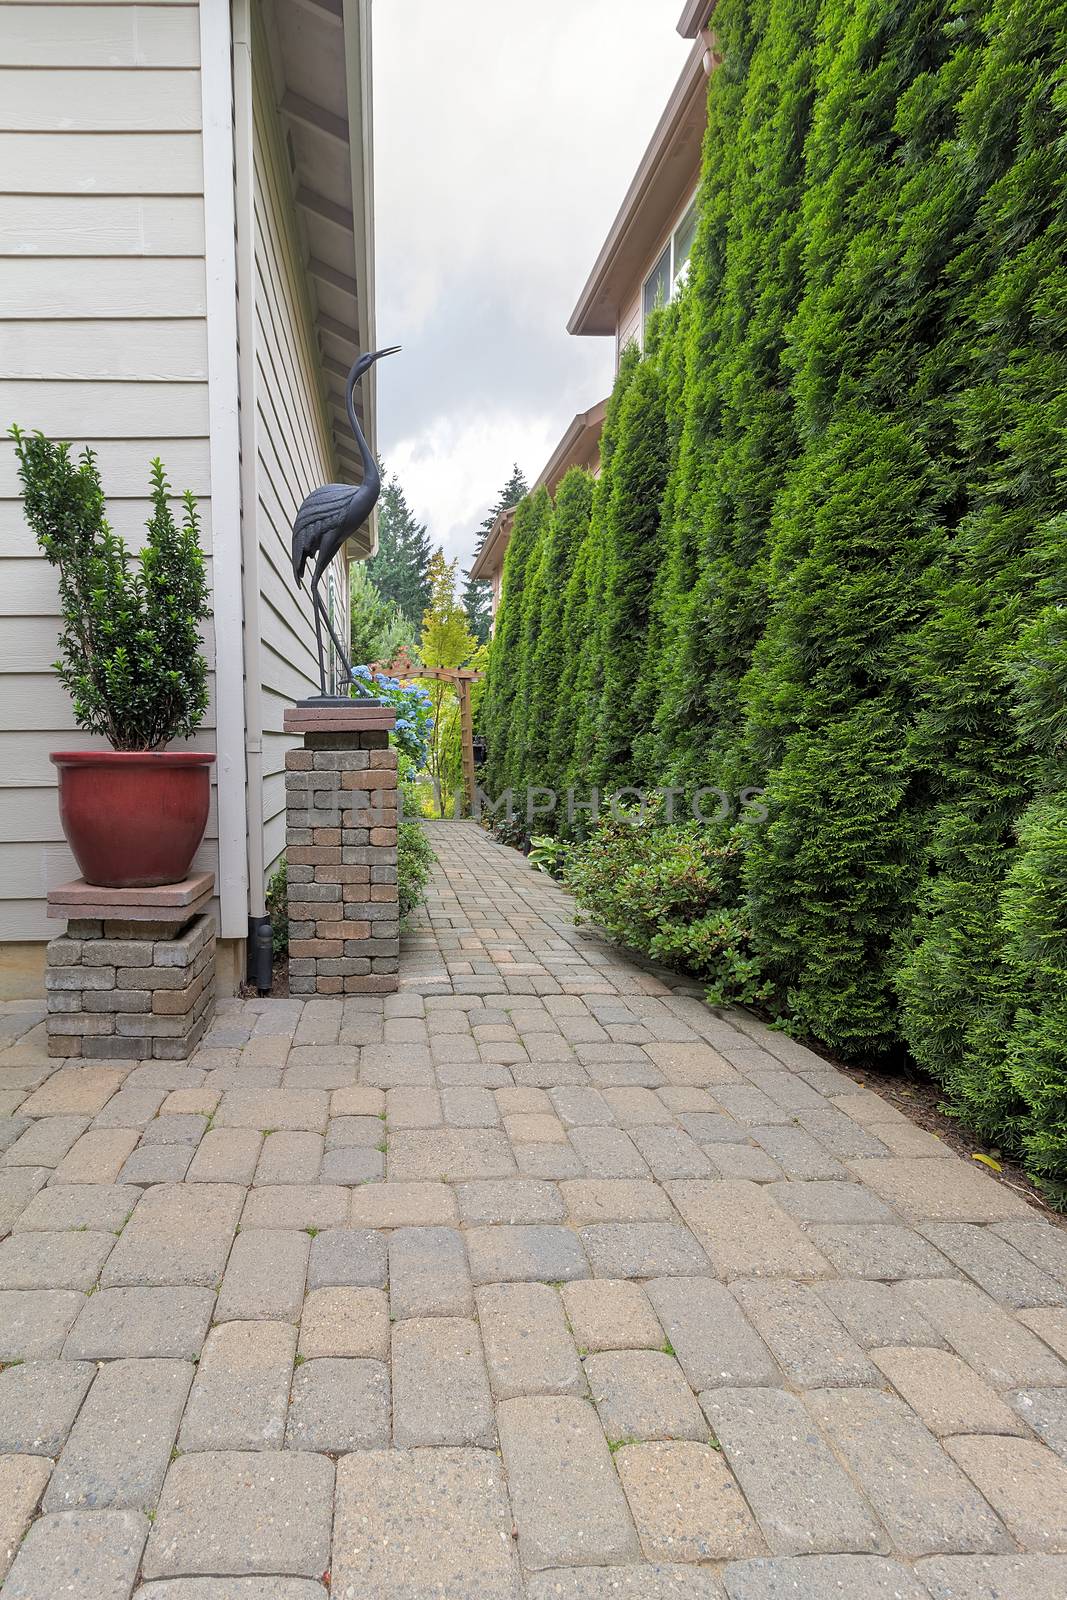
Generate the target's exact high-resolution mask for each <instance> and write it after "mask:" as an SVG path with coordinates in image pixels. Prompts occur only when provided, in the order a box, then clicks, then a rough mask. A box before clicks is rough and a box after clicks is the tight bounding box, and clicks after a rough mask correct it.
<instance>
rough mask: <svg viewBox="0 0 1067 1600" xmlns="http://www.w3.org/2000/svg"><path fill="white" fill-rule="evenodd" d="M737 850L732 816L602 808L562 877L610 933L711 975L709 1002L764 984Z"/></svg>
mask: <svg viewBox="0 0 1067 1600" xmlns="http://www.w3.org/2000/svg"><path fill="white" fill-rule="evenodd" d="M740 869H741V856H740V850H739V847H738V843H737V839H736V835H735V832H734V830H733V829H732V828H731V826H730V824H729V823H723V824H721V825H718V826H716V825H715V824H705V823H700V822H677V823H667V822H663V821H661V820H660V818H659V817H658V815H657V813H656V811H655V808H650V810H649V813H648V815H647V816H646V817H645V818H641V817H638V816H636V815H631V814H626V813H622V814H620V815H619V816H617V817H616V816H611V817H607V818H604V819H603V820H602V821H601V822H600V823H599V824H598V826H597V827H596V829H595V831H594V832H593V834H592V835H591V837H590V838H589V839H587V840H586V841H585V843H583V844H579V845H575V846H574V847H573V848H572V849H571V850H570V852H569V854H568V856H567V860H566V865H565V868H564V881H565V883H566V885H567V887H568V888H569V889H570V890H571V892H572V893H573V894H574V895H575V897H576V899H577V900H578V903H579V905H580V906H581V907H582V908H583V909H584V910H585V911H587V912H588V913H589V916H590V918H591V919H592V921H594V922H595V923H596V924H597V925H598V926H599V927H601V928H603V930H604V932H605V933H607V934H609V935H610V936H611V938H613V939H615V940H617V941H618V942H619V943H620V944H625V945H629V946H631V947H632V948H634V949H637V950H640V951H642V952H643V953H644V954H645V955H648V956H651V957H652V958H653V959H654V960H656V961H661V962H662V963H663V964H664V965H665V966H668V967H675V968H679V969H681V970H684V971H686V972H691V973H693V974H694V975H695V976H696V977H699V978H702V979H703V980H704V981H705V982H706V983H708V985H709V992H708V998H709V1000H711V1001H713V1002H714V1003H718V1002H725V1001H728V1000H732V1001H739V1002H742V1003H744V1002H750V1001H754V1000H759V999H760V998H761V997H762V996H763V994H764V987H763V985H762V984H761V982H760V979H759V973H758V966H757V963H756V961H755V959H754V958H753V955H752V951H751V943H750V931H749V929H748V927H747V925H746V921H745V917H744V913H743V910H739V909H738V905H739V900H740V894H739V880H740Z"/></svg>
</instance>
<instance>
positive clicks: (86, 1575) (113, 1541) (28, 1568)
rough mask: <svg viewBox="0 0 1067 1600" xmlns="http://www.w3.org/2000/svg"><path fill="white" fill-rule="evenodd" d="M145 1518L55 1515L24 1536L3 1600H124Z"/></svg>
mask: <svg viewBox="0 0 1067 1600" xmlns="http://www.w3.org/2000/svg"><path fill="white" fill-rule="evenodd" d="M147 1535H148V1518H147V1517H146V1516H144V1515H143V1513H141V1512H139V1511H60V1512H55V1513H53V1514H52V1515H50V1516H45V1517H41V1518H40V1519H39V1521H37V1522H35V1523H34V1524H33V1526H32V1527H31V1528H30V1531H29V1533H28V1534H27V1535H26V1538H25V1540H24V1541H23V1543H22V1547H21V1549H20V1550H19V1553H18V1555H17V1556H16V1557H15V1561H14V1564H13V1566H12V1568H11V1571H10V1572H9V1573H8V1575H7V1582H6V1583H5V1584H4V1600H57V1596H59V1595H77V1596H79V1597H80V1596H83V1595H84V1596H85V1600H88V1597H89V1596H90V1595H91V1596H92V1600H128V1596H129V1593H130V1590H131V1589H132V1587H133V1583H134V1579H135V1578H136V1576H137V1568H138V1566H139V1564H140V1560H141V1551H142V1550H143V1549H144V1542H145V1539H146V1537H147Z"/></svg>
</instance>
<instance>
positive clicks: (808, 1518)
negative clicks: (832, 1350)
mask: <svg viewBox="0 0 1067 1600" xmlns="http://www.w3.org/2000/svg"><path fill="white" fill-rule="evenodd" d="M700 1398H701V1404H702V1406H703V1407H704V1412H705V1415H706V1416H707V1419H708V1421H709V1422H710V1423H711V1426H712V1429H713V1431H714V1434H715V1438H716V1439H717V1440H718V1442H719V1444H720V1445H721V1446H722V1448H723V1451H724V1452H725V1455H726V1463H727V1465H728V1466H729V1467H730V1469H731V1471H732V1472H733V1474H734V1476H735V1477H736V1478H737V1480H738V1482H739V1483H740V1485H741V1488H742V1490H743V1491H744V1494H745V1498H746V1500H747V1501H748V1503H749V1505H750V1506H751V1508H752V1511H753V1513H754V1514H755V1517H756V1520H757V1522H758V1523H759V1525H760V1527H761V1529H762V1531H763V1534H764V1537H765V1538H766V1540H767V1543H768V1544H769V1545H770V1547H771V1549H772V1550H774V1551H776V1552H777V1553H779V1554H781V1555H799V1554H801V1553H804V1552H808V1553H811V1554H819V1553H823V1552H826V1553H834V1552H838V1551H851V1552H855V1553H857V1554H858V1553H863V1552H868V1551H879V1550H882V1549H884V1548H885V1546H886V1539H885V1535H884V1533H883V1532H882V1531H881V1529H880V1527H879V1525H878V1524H877V1522H876V1521H875V1519H874V1517H873V1516H872V1514H871V1512H870V1511H869V1510H868V1508H867V1506H866V1504H865V1503H864V1501H863V1500H862V1499H861V1498H860V1496H859V1494H858V1492H857V1490H856V1489H855V1488H854V1486H853V1484H852V1481H851V1479H850V1478H849V1477H848V1476H847V1475H846V1473H845V1471H844V1469H843V1468H842V1467H841V1466H839V1465H838V1462H837V1461H836V1459H835V1458H834V1456H833V1455H831V1453H830V1450H829V1449H828V1447H827V1446H826V1444H825V1443H824V1442H823V1441H822V1439H821V1438H820V1437H819V1434H818V1430H817V1429H816V1427H815V1425H814V1422H813V1420H812V1418H811V1416H810V1414H809V1413H808V1412H807V1411H806V1410H805V1408H804V1406H803V1405H802V1404H801V1402H800V1401H799V1400H798V1399H797V1398H796V1397H795V1396H794V1395H791V1394H786V1393H785V1392H784V1391H782V1390H780V1389H711V1390H708V1391H707V1393H705V1394H703V1395H701V1397H700Z"/></svg>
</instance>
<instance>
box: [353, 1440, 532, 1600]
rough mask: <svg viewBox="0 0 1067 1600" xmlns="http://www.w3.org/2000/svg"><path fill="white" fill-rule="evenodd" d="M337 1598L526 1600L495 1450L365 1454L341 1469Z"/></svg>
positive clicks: (398, 1451) (506, 1498)
mask: <svg viewBox="0 0 1067 1600" xmlns="http://www.w3.org/2000/svg"><path fill="white" fill-rule="evenodd" d="M332 1572H333V1592H334V1594H336V1595H339V1596H342V1597H344V1600H364V1597H368V1600H369V1597H370V1596H373V1595H379V1596H382V1597H383V1600H384V1597H385V1596H389V1597H390V1600H421V1597H422V1596H424V1595H426V1594H427V1578H428V1575H429V1574H432V1575H433V1576H432V1580H431V1581H432V1583H433V1585H434V1588H435V1590H436V1593H437V1594H438V1595H439V1596H441V1597H442V1600H444V1597H447V1600H452V1597H456V1600H459V1597H461V1596H464V1595H471V1596H474V1595H477V1596H478V1600H521V1597H522V1588H521V1582H520V1577H519V1564H518V1561H517V1559H516V1556H515V1547H514V1542H513V1540H512V1537H511V1511H510V1509H509V1507H508V1495H507V1489H506V1487H505V1483H504V1474H503V1472H502V1470H501V1466H500V1462H499V1460H498V1459H497V1457H496V1456H495V1455H494V1454H493V1453H492V1452H491V1451H488V1450H388V1451H380V1450H366V1451H361V1452H360V1453H359V1454H357V1455H350V1456H346V1457H345V1458H344V1459H343V1460H342V1461H341V1462H340V1463H339V1464H338V1468H337V1518H336V1522H335V1525H334V1551H333V1569H332Z"/></svg>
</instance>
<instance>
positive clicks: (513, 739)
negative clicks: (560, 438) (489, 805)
mask: <svg viewBox="0 0 1067 1600" xmlns="http://www.w3.org/2000/svg"><path fill="white" fill-rule="evenodd" d="M551 515H552V501H551V499H550V498H549V493H548V490H547V489H543V488H542V489H537V490H535V492H534V493H533V494H531V495H528V496H527V497H526V499H525V500H522V501H520V502H519V505H518V508H517V509H516V512H515V522H514V525H513V527H512V530H511V540H510V542H509V544H508V550H507V555H506V556H505V558H504V572H503V587H502V591H501V597H500V607H499V609H498V612H497V619H496V630H495V632H494V634H493V641H492V644H491V646H490V649H489V671H488V681H487V684H486V689H485V696H484V700H483V713H482V715H483V724H484V729H485V734H486V738H487V741H488V745H489V761H488V770H487V773H486V779H487V784H488V788H489V792H490V795H491V796H492V798H494V799H496V798H497V797H499V796H500V795H502V794H503V792H504V790H505V789H507V788H509V787H511V786H512V779H513V777H514V775H515V771H516V761H517V757H518V751H519V749H520V746H521V744H522V741H523V740H524V738H525V730H524V729H523V728H521V727H518V726H517V725H516V720H515V710H516V698H517V695H518V691H519V684H520V681H521V679H522V674H523V658H522V648H523V640H524V633H525V588H526V579H527V571H528V568H529V567H530V564H531V562H532V561H533V559H534V557H535V555H537V556H538V557H539V555H540V544H541V539H542V536H543V534H544V531H545V529H546V527H547V526H548V521H549V518H550V517H551ZM519 781H520V783H521V782H523V781H524V780H523V778H522V777H521V774H520V779H519Z"/></svg>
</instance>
